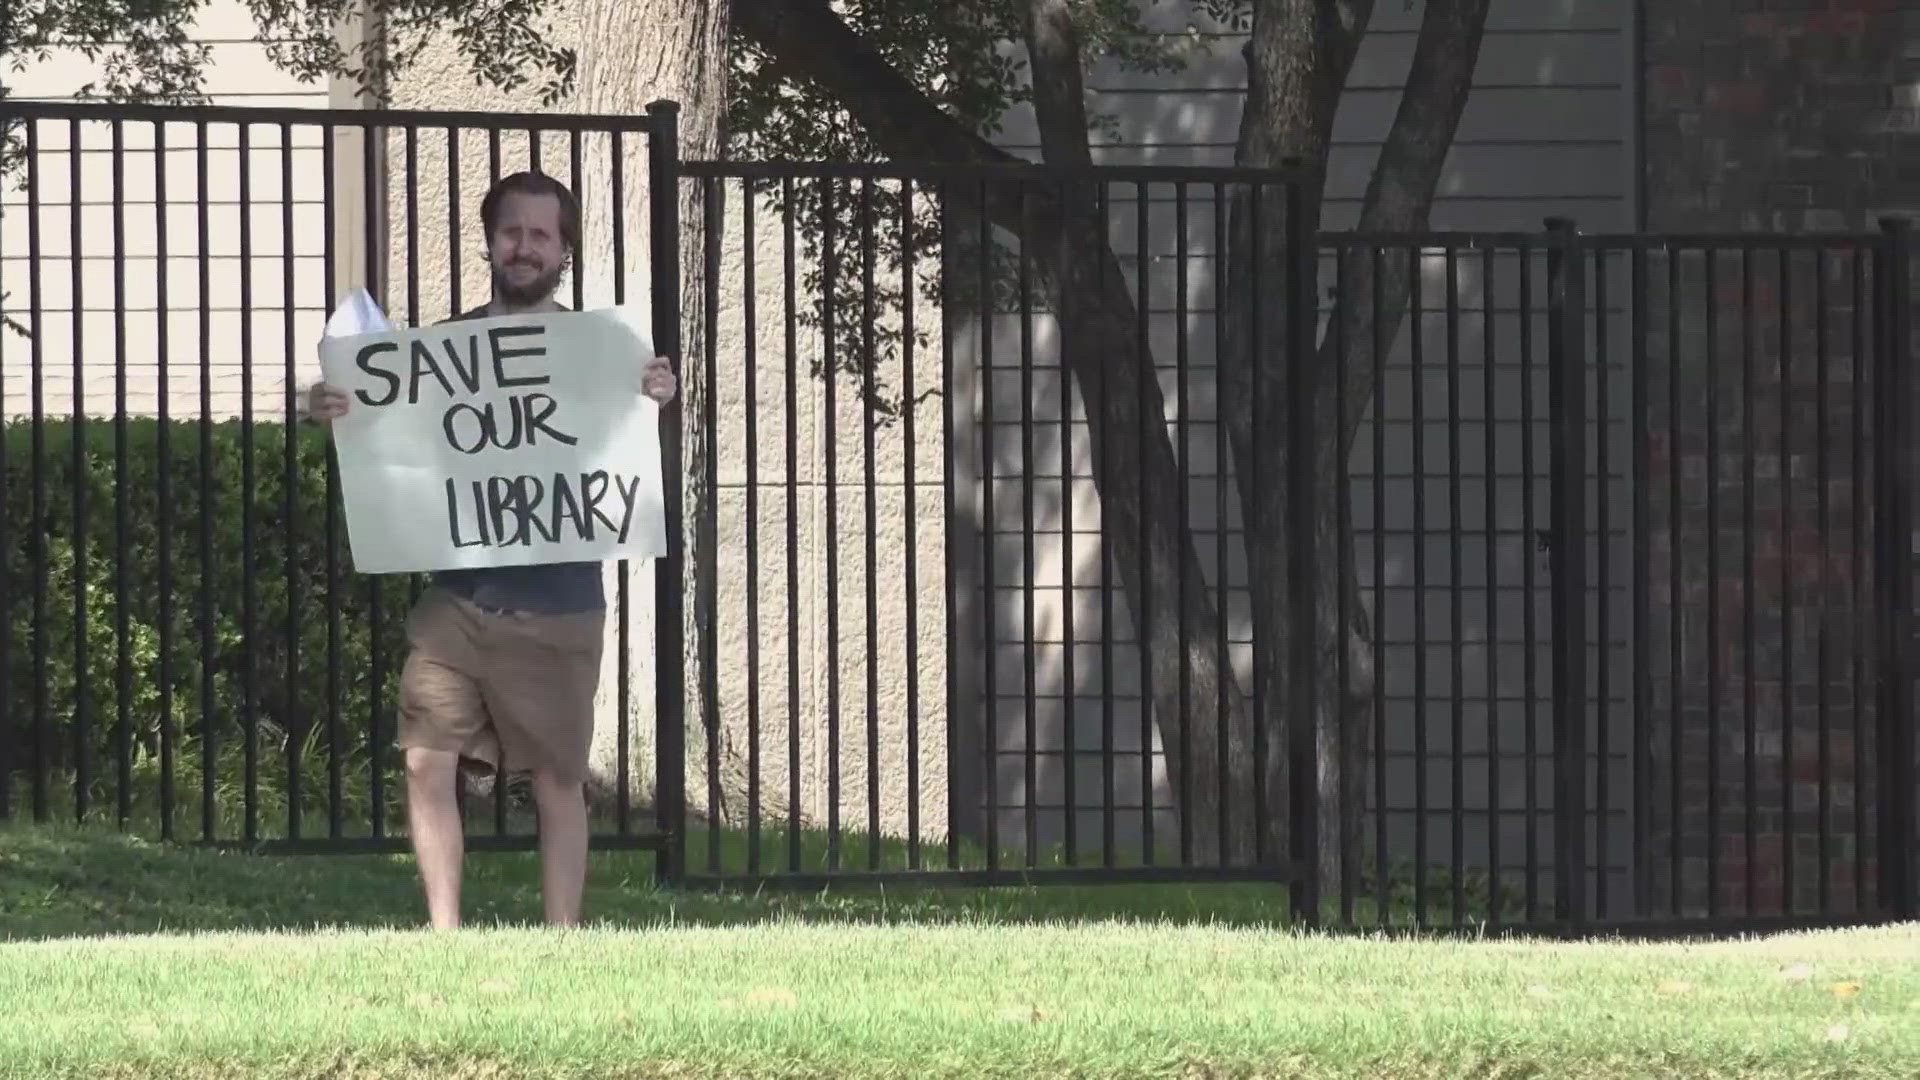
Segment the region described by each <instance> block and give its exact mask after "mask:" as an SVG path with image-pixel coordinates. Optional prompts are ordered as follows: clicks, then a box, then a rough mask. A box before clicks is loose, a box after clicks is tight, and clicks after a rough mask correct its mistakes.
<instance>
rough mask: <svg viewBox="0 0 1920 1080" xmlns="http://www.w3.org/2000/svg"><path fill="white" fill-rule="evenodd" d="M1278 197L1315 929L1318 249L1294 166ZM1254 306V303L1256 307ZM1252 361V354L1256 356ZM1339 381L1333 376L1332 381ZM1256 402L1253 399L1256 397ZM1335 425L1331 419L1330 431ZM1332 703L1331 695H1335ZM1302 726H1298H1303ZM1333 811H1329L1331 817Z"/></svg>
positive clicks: (1304, 910) (1297, 789)
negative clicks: (1282, 222)
mask: <svg viewBox="0 0 1920 1080" xmlns="http://www.w3.org/2000/svg"><path fill="white" fill-rule="evenodd" d="M1289 165H1290V166H1291V168H1290V171H1291V172H1293V173H1294V174H1295V175H1291V176H1289V177H1288V179H1287V182H1286V189H1285V191H1284V193H1283V194H1284V197H1285V199H1286V214H1287V241H1286V242H1287V248H1286V253H1285V254H1286V260H1287V268H1286V284H1287V287H1288V298H1287V299H1288V302H1287V336H1288V341H1287V356H1288V358H1289V360H1290V362H1289V363H1288V364H1287V404H1288V409H1287V411H1288V413H1289V415H1288V417H1287V434H1288V441H1289V442H1290V443H1291V445H1290V446H1289V447H1288V448H1287V462H1288V465H1289V471H1290V472H1291V473H1292V475H1291V476H1289V477H1288V478H1287V487H1288V491H1289V495H1288V499H1287V504H1288V506H1289V507H1291V508H1292V512H1293V520H1292V521H1291V522H1289V523H1288V525H1289V531H1290V532H1291V533H1292V536H1291V538H1290V539H1289V540H1288V542H1287V554H1288V558H1287V564H1288V565H1287V575H1288V577H1289V578H1290V579H1291V585H1290V587H1289V588H1288V590H1287V591H1288V592H1289V593H1290V594H1291V595H1292V597H1293V611H1292V612H1291V616H1292V621H1293V626H1292V628H1291V631H1290V633H1289V635H1288V637H1289V639H1290V644H1291V646H1292V648H1291V650H1290V655H1289V656H1288V666H1289V667H1290V669H1291V673H1290V675H1289V676H1288V679H1287V685H1288V695H1287V697H1288V703H1287V711H1288V712H1289V714H1290V715H1292V716H1293V717H1294V718H1295V722H1294V723H1293V724H1292V725H1291V727H1292V731H1291V732H1290V736H1291V737H1290V740H1289V741H1290V743H1291V746H1290V747H1289V752H1288V755H1287V756H1288V770H1287V771H1288V772H1289V773H1290V774H1291V776H1292V779H1291V780H1290V782H1289V783H1288V785H1287V791H1288V794H1289V795H1290V796H1291V801H1292V804H1293V805H1292V806H1291V807H1290V808H1289V816H1290V818H1291V819H1292V822H1293V830H1292V831H1293V836H1292V838H1291V842H1290V843H1289V845H1288V846H1289V848H1290V849H1291V850H1290V852H1289V854H1290V855H1291V857H1292V860H1293V873H1292V879H1293V881H1294V888H1293V892H1292V895H1291V897H1290V899H1291V900H1292V904H1293V917H1294V919H1295V920H1297V921H1299V922H1300V923H1302V924H1303V925H1306V926H1317V925H1319V923H1320V887H1321V881H1320V790H1319V778H1320V761H1319V738H1320V736H1319V731H1318V728H1319V722H1320V720H1319V715H1318V711H1317V709H1316V707H1315V705H1316V702H1317V700H1318V698H1319V694H1318V692H1317V687H1316V682H1317V680H1318V678H1319V673H1318V672H1317V671H1316V670H1315V661H1316V660H1317V659H1318V658H1319V657H1318V654H1319V641H1318V637H1319V635H1318V629H1319V624H1320V618H1319V597H1320V593H1319V581H1318V578H1319V571H1320V565H1319V552H1318V550H1317V549H1318V536H1319V528H1318V517H1319V507H1320V503H1319V498H1318V496H1319V492H1318V490H1317V488H1318V485H1319V480H1320V470H1319V462H1318V460H1317V459H1318V456H1319V449H1320V436H1319V431H1318V427H1317V423H1316V417H1317V415H1318V412H1319V408H1318V391H1319V386H1318V385H1317V383H1316V376H1315V371H1316V369H1315V368H1314V367H1313V366H1311V365H1310V364H1309V361H1308V358H1309V357H1311V356H1312V355H1313V348H1314V342H1315V339H1316V337H1317V336H1318V332H1319V329H1320V320H1319V317H1318V316H1319V302H1318V300H1317V299H1316V297H1317V296H1318V293H1319V289H1318V284H1319V276H1320V273H1319V243H1318V241H1317V240H1316V238H1315V236H1314V233H1313V231H1312V230H1311V229H1310V228H1309V227H1308V223H1307V197H1306V191H1305V190H1304V184H1303V181H1302V180H1301V178H1300V176H1299V175H1298V173H1299V172H1300V171H1301V170H1300V166H1299V163H1298V162H1290V163H1289ZM1255 306H1256V307H1257V306H1258V304H1257V303H1256V305H1255ZM1256 355H1257V354H1256ZM1333 377H1334V378H1335V379H1338V378H1339V374H1338V372H1336V373H1335V374H1334V376H1333ZM1256 400H1258V399H1257V398H1256ZM1338 423H1339V421H1338V420H1337V419H1336V420H1335V424H1336V428H1335V430H1338V427H1337V425H1338ZM1334 696H1335V698H1336V700H1337V698H1338V694H1337V692H1336V694H1335V695H1334ZM1303 720H1304V721H1305V722H1303ZM1335 812H1336V813H1338V812H1339V811H1338V810H1337V809H1336V811H1335Z"/></svg>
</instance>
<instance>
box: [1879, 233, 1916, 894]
mask: <svg viewBox="0 0 1920 1080" xmlns="http://www.w3.org/2000/svg"><path fill="white" fill-rule="evenodd" d="M1881 228H1882V229H1883V230H1884V232H1885V244H1884V248H1883V250H1884V252H1885V254H1884V256H1883V259H1884V262H1883V264H1882V265H1883V270H1884V273H1882V274H1881V275H1880V286H1881V288H1880V302H1879V307H1880V318H1881V321H1882V325H1883V327H1884V330H1883V332H1882V333H1883V344H1882V348H1881V356H1880V367H1881V371H1882V372H1883V378H1882V381H1881V382H1880V385H1879V386H1878V388H1877V389H1878V400H1879V401H1880V403H1881V405H1880V407H1881V410H1882V413H1881V415H1882V417H1883V422H1882V423H1881V424H1880V425H1879V429H1878V430H1879V432H1880V440H1881V445H1880V454H1881V460H1880V463H1879V469H1878V472H1879V476H1880V478H1881V492H1882V494H1881V498H1880V499H1879V508H1880V513H1879V514H1877V515H1876V517H1875V520H1876V522H1877V523H1878V524H1879V534H1880V535H1879V543H1878V545H1877V547H1878V548H1879V551H1878V557H1877V559H1876V562H1877V564H1878V567H1879V574H1880V575H1881V576H1880V578H1879V580H1880V581H1881V583H1882V584H1881V589H1880V592H1881V603H1880V608H1881V612H1882V615H1881V625H1882V631H1881V634H1880V671H1879V679H1880V686H1879V695H1880V697H1879V721H1880V739H1879V746H1880V750H1879V753H1880V763H1881V773H1880V798H1879V805H1880V815H1881V820H1880V844H1879V848H1880V851H1879V856H1880V896H1881V906H1882V908H1883V909H1884V910H1885V911H1886V912H1887V914H1888V915H1890V916H1892V917H1894V918H1899V919H1911V918H1913V917H1914V916H1915V915H1916V913H1920V895H1916V893H1917V892H1920V890H1917V889H1916V882H1915V878H1914V873H1913V845H1914V840H1915V822H1914V794H1913V792H1914V783H1913V781H1914V760H1913V747H1914V744H1913V676H1912V674H1911V672H1910V671H1909V669H1908V668H1907V666H1906V664H1905V663H1904V658H1905V656H1906V653H1907V651H1908V647H1909V645H1910V644H1911V643H1912V641H1913V629H1912V624H1913V559H1912V554H1911V549H1912V537H1913V517H1912V514H1913V504H1912V501H1911V495H1910V492H1911V490H1912V477H1913V458H1912V454H1913V430H1912V425H1913V420H1912V414H1913V408H1912V398H1911V396H1910V395H1911V394H1912V392H1913V382H1912V377H1911V369H1912V363H1913V356H1912V348H1913V306H1912V296H1913V290H1912V257H1913V223H1912V222H1911V221H1908V220H1906V219H1904V218H1887V219H1885V220H1883V221H1882V222H1881Z"/></svg>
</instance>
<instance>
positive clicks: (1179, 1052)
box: [0, 827, 1920, 1078]
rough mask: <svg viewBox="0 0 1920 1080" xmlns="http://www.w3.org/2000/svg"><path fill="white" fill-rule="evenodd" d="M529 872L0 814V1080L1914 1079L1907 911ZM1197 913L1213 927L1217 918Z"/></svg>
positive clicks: (1913, 963) (623, 868) (646, 864)
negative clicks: (1766, 928) (1653, 912)
mask: <svg viewBox="0 0 1920 1080" xmlns="http://www.w3.org/2000/svg"><path fill="white" fill-rule="evenodd" d="M536 867H537V864H536V863H535V861H534V860H533V858H532V857H531V856H521V855H505V856H503V855H485V856H475V857H473V858H472V859H471V860H470V863H469V868H470V885H469V889H468V899H469V903H468V915H469V920H470V922H472V923H474V924H476V925H475V927H474V928H473V929H470V930H467V931H463V932H461V933H458V934H452V935H435V934H430V933H425V932H419V931H416V930H414V929H412V927H414V926H416V925H417V923H418V921H419V899H418V896H417V893H416V891H415V885H414V881H413V877H412V868H411V866H410V864H409V862H408V860H406V859H404V858H398V857H394V858H389V857H372V856H369V857H355V858H315V857H291V858H264V857H257V856H248V855H238V854H219V853H215V852H209V851H196V850H182V849H176V848H169V847H162V846H157V845H150V844H143V843H140V842H137V841H133V840H128V839H124V838H121V837H117V836H113V835H111V834H107V833H102V832H97V831H76V830H73V829H67V828H61V829H35V828H24V827H0V1076H75V1077H79V1076H86V1077H93V1076H124V1077H133V1076H140V1077H147V1076H155V1077H211V1076H351V1077H363V1076H365V1077H372V1076H382V1077H391V1076H434V1077H442V1076H450V1077H506V1076H542V1077H546V1076H579V1077H587V1076H593V1077H621V1076H635V1077H639V1076H646V1077H653V1076H662V1077H666V1076H671V1077H694V1076H754V1077H760V1076H834V1077H892V1076H956V1077H958V1076H967V1077H974V1076H1015V1075H1018V1076H1034V1075H1039V1076H1302V1077H1319V1076H1329V1077H1330V1076H1343V1077H1344V1076H1351V1077H1429V1076H1435V1077H1437V1076H1480V1077H1509V1076H1539V1077H1594V1078H1599V1077H1635V1076H1672V1077H1683V1076H1684V1077H1712V1076H1723V1077H1734V1076H1741V1077H1747V1076H1762V1077H1772V1076H1779V1077H1788V1076H1793V1077H1803V1076H1818V1077H1843V1076H1859V1077H1896V1076H1898V1077H1911V1076H1913V1075H1915V1073H1916V1064H1915V1063H1916V1062H1920V927H1904V928H1894V929H1878V930H1863V931H1848V932H1841V933H1822V934H1805V935H1788V936H1781V937H1776V938H1771V939H1765V940H1745V941H1730V942H1721V943H1712V944H1704V943H1695V944H1645V943H1630V942H1605V943H1588V944H1557V943H1539V942H1527V941H1483V942H1468V941H1458V940H1455V941H1386V940H1379V939H1367V938H1358V937H1350V938H1338V937H1316V936H1307V935H1302V934H1298V933H1295V932H1292V931H1288V930H1285V929H1282V928H1280V925H1279V923H1280V920H1281V919H1282V918H1284V916H1285V906H1284V897H1283V896H1280V897H1277V898H1276V899H1275V900H1274V902H1273V903H1272V904H1271V905H1270V907H1268V908H1267V909H1264V910H1263V909H1262V907H1261V904H1260V902H1259V898H1260V897H1261V896H1263V895H1265V896H1273V895H1275V894H1277V890H1261V889H1259V888H1258V887H1250V886H1194V887H1153V888H1142V887H1125V888H1117V887H1102V888H1093V887H1088V888H1073V889H1066V888H1059V889H1039V890H1027V889H1001V890H978V891H976V890H917V891H913V892H908V893H900V892H897V891H894V890H889V891H887V892H886V893H885V894H881V893H880V892H878V891H877V890H875V891H867V890H852V891H845V892H840V893H834V894H816V895H767V896H759V897H739V896H734V897H724V896H712V895H688V894H668V893H661V892H657V891H655V890H654V889H653V887H652V885H651V860H650V858H649V857H648V856H644V855H614V854H604V855H596V856H595V859H594V865H593V884H592V886H591V893H590V896H589V898H588V907H589V916H590V918H594V919H596V920H599V921H598V922H596V924H595V925H594V926H592V927H590V928H588V929H584V930H580V931H573V932H553V931H547V930H544V929H540V928H538V927H532V926H529V925H527V922H528V920H531V919H533V918H534V917H536V916H537V913H538V911H539V899H538V889H537V886H536V884H535V882H536V880H537V878H536V873H537V870H536ZM1216 912H1218V913H1219V915H1220V916H1221V917H1220V918H1218V919H1216V918H1215V917H1214V916H1215V914H1216Z"/></svg>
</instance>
